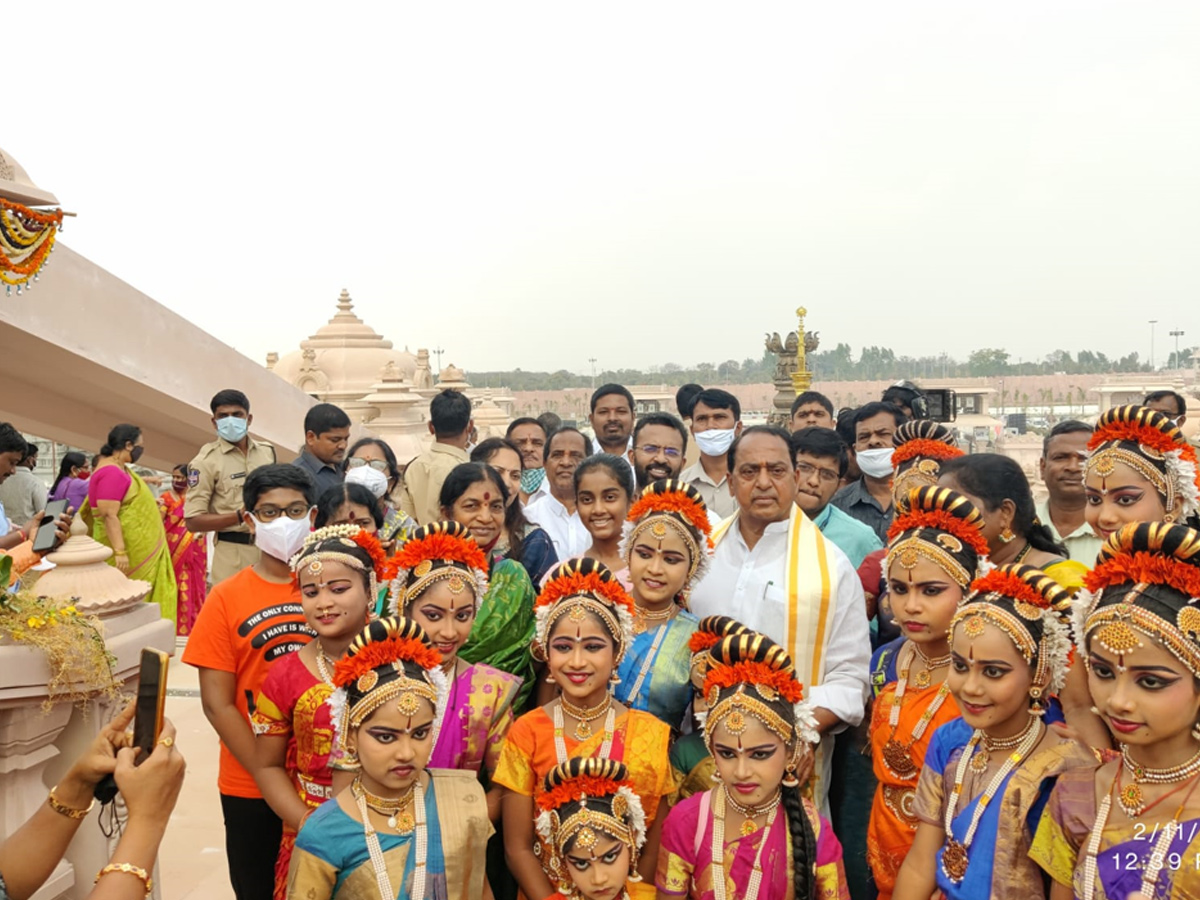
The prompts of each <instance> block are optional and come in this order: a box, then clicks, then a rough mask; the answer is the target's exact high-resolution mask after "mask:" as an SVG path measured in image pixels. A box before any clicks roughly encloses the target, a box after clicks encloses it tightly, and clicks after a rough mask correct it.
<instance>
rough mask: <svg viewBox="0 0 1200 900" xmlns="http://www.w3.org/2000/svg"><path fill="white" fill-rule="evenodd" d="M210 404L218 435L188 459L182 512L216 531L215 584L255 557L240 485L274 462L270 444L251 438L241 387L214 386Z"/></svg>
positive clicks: (190, 522) (201, 529)
mask: <svg viewBox="0 0 1200 900" xmlns="http://www.w3.org/2000/svg"><path fill="white" fill-rule="evenodd" d="M209 408H210V409H211V410H212V423H213V427H214V428H215V429H216V430H217V439H216V440H215V441H212V442H210V443H208V444H205V445H204V446H203V447H201V448H200V452H199V453H197V454H196V458H195V459H193V460H192V461H191V463H189V464H188V468H187V499H186V500H185V501H184V505H183V516H184V521H185V523H186V524H187V529H188V531H191V532H193V533H194V534H204V533H206V532H209V531H213V532H216V534H215V535H214V537H215V545H216V546H215V547H214V550H213V557H212V567H211V572H212V574H211V576H210V582H211V583H212V584H217V583H219V582H222V581H224V580H225V579H226V578H228V577H230V576H231V575H234V574H236V573H238V572H240V571H241V570H242V569H244V568H246V567H247V566H252V565H254V564H255V563H256V562H258V548H257V547H255V546H254V543H253V542H252V541H251V539H250V531H249V529H248V528H247V527H246V525H245V524H244V523H243V516H242V513H243V511H244V510H243V508H242V489H243V488H244V487H245V486H246V478H247V476H249V474H250V473H251V472H253V471H254V470H255V469H257V468H259V467H260V466H266V465H270V464H271V463H273V462H275V448H274V447H272V446H271V445H270V444H265V443H261V442H259V441H256V440H254V438H252V437H250V423H251V422H253V421H254V417H253V416H252V415H250V401H249V400H248V399H247V398H246V395H245V394H243V393H242V392H241V391H236V390H224V391H218V392H217V394H216V395H215V396H214V397H213V398H212V402H211V403H210V404H209Z"/></svg>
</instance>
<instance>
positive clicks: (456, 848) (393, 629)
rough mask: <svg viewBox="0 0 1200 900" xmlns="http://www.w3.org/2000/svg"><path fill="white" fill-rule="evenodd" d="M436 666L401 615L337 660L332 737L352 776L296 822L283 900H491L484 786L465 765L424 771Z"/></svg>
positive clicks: (373, 627) (438, 673)
mask: <svg viewBox="0 0 1200 900" xmlns="http://www.w3.org/2000/svg"><path fill="white" fill-rule="evenodd" d="M441 666H442V660H441V657H440V656H439V655H438V652H437V651H436V650H434V649H433V648H432V647H431V646H430V643H429V638H428V636H427V635H426V634H425V632H424V631H423V629H422V628H421V626H420V625H417V624H416V623H415V622H412V621H409V620H407V619H380V620H378V621H375V622H372V623H371V624H370V625H368V626H367V628H366V629H365V630H364V631H363V632H362V633H361V634H360V635H359V636H358V637H356V638H355V639H354V641H353V643H351V645H350V648H349V650H348V651H347V652H346V656H345V658H344V659H341V660H339V661H338V663H337V666H336V668H335V669H334V674H333V680H334V683H335V684H336V685H337V690H336V691H335V692H334V694H333V697H332V698H331V700H330V704H329V705H330V707H331V708H332V713H333V722H334V732H335V734H334V742H335V745H336V748H337V752H338V753H339V754H340V757H341V760H342V764H343V765H347V764H357V765H358V767H359V771H358V775H357V776H356V777H355V779H354V782H353V783H352V784H351V785H350V787H348V788H346V789H345V790H343V791H342V792H341V793H339V794H338V795H337V797H336V798H334V800H333V801H331V802H329V803H326V804H324V805H322V806H321V807H319V808H318V809H317V811H316V812H314V813H313V814H312V815H311V816H309V817H308V819H307V820H306V821H305V823H304V826H303V827H302V828H301V829H300V834H299V835H298V836H297V837H296V849H295V851H294V852H293V854H292V865H291V871H290V874H289V877H288V897H289V898H290V900H329V898H331V897H343V898H356V900H357V898H375V897H378V898H380V900H399V898H406V900H407V898H411V900H426V898H442V897H445V898H447V900H477V898H480V897H489V896H490V893H491V892H490V890H489V889H488V887H487V882H486V879H485V878H484V857H485V853H484V848H485V846H486V844H487V839H488V837H489V836H490V835H491V833H492V825H491V822H489V821H488V817H487V807H486V804H485V803H484V796H483V788H482V787H480V785H479V782H478V781H477V780H476V779H475V775H474V773H472V772H459V771H451V770H446V769H433V770H429V771H426V766H427V765H428V762H429V756H430V754H431V753H432V751H433V747H434V746H435V745H436V743H437V732H438V727H439V724H440V714H441V710H442V707H443V705H444V704H445V702H446V694H447V687H448V685H447V684H446V677H445V675H444V674H443V672H442V667H441Z"/></svg>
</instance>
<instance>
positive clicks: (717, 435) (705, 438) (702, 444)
mask: <svg viewBox="0 0 1200 900" xmlns="http://www.w3.org/2000/svg"><path fill="white" fill-rule="evenodd" d="M735 437H737V429H736V428H710V429H708V431H702V432H700V433H699V434H697V435H695V438H696V446H697V447H699V448H700V452H701V453H703V454H704V455H705V456H724V455H725V454H726V453H728V452H729V448H730V446H732V444H733V439H734V438H735Z"/></svg>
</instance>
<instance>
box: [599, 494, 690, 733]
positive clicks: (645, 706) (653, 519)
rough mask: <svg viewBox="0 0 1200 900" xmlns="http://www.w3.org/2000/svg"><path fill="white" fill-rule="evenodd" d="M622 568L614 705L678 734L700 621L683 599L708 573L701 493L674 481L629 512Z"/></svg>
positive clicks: (644, 495) (688, 697)
mask: <svg viewBox="0 0 1200 900" xmlns="http://www.w3.org/2000/svg"><path fill="white" fill-rule="evenodd" d="M629 521H630V522H631V523H632V527H631V528H630V530H629V535H628V536H627V537H626V539H625V548H624V554H625V560H626V563H627V565H628V566H629V578H630V581H631V582H632V585H631V590H630V595H631V596H632V597H633V602H634V606H635V608H636V614H635V616H634V639H633V644H632V646H631V647H630V650H629V652H628V653H626V654H625V658H624V659H623V660H622V661H621V665H620V668H619V669H618V670H617V677H618V678H619V679H620V682H619V683H618V684H617V686H616V689H615V692H614V693H615V695H616V698H617V699H618V700H619V701H621V702H622V703H624V704H625V705H626V706H628V707H629V708H630V709H639V710H644V711H646V712H649V713H652V714H653V715H655V716H657V717H658V718H659V719H661V720H662V721H664V722H666V723H667V724H668V725H670V726H671V728H672V730H673V731H675V732H676V733H678V732H679V731H680V729H681V727H682V725H683V719H684V716H685V715H687V709H688V704H689V703H690V702H691V699H692V682H691V662H692V651H691V649H690V648H689V647H688V641H689V640H690V639H691V637H692V635H693V634H694V633H695V631H696V627H697V626H698V625H699V620H698V619H697V618H696V617H695V616H694V615H692V614H691V613H690V612H688V611H687V609H686V605H687V595H688V592H689V591H690V590H691V589H692V587H693V586H694V585H695V584H696V583H697V582H698V581H699V580H700V579H701V578H702V577H704V573H705V571H707V569H708V549H709V546H710V541H709V523H708V512H707V510H706V509H705V506H704V500H703V499H702V498H701V496H700V493H699V492H698V491H697V490H696V489H695V488H694V487H692V486H691V485H685V484H682V483H681V482H678V481H675V480H673V479H665V480H662V481H656V482H654V483H653V484H651V485H650V486H649V487H647V488H646V489H645V490H644V491H643V492H642V496H641V497H640V498H639V499H638V501H637V502H636V503H635V504H634V505H633V507H632V508H631V509H630V510H629Z"/></svg>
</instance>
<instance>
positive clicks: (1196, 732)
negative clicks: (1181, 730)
mask: <svg viewBox="0 0 1200 900" xmlns="http://www.w3.org/2000/svg"><path fill="white" fill-rule="evenodd" d="M1192 737H1194V738H1195V739H1196V740H1198V741H1200V722H1197V723H1196V724H1195V725H1193V726H1192Z"/></svg>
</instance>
